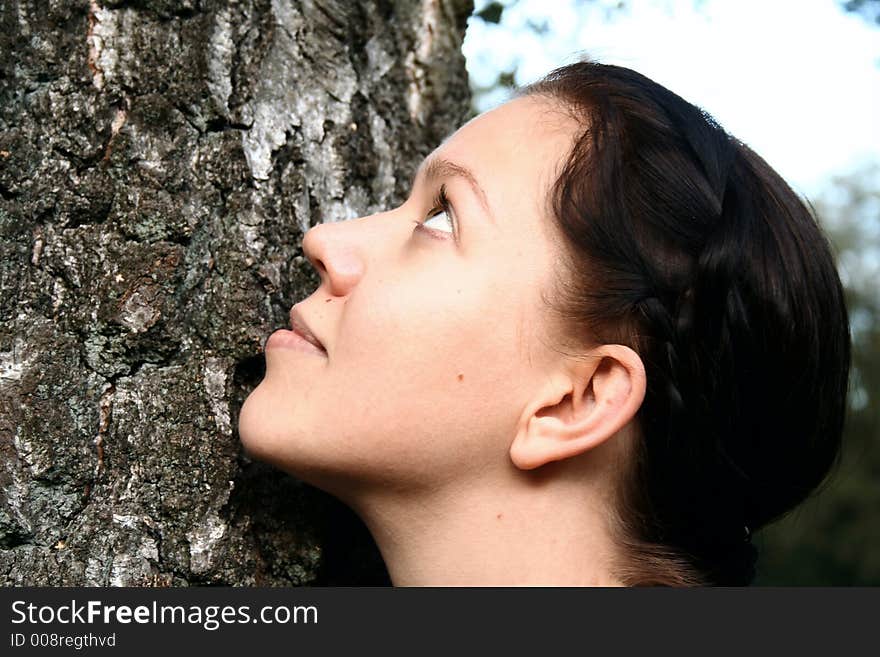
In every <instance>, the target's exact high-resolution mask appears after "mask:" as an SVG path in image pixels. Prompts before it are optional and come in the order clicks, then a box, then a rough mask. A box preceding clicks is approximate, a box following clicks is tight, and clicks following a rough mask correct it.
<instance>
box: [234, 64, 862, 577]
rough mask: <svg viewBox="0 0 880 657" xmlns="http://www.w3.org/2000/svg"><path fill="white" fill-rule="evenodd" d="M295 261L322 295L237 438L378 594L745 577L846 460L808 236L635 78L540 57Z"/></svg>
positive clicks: (302, 311) (834, 308) (843, 350)
mask: <svg viewBox="0 0 880 657" xmlns="http://www.w3.org/2000/svg"><path fill="white" fill-rule="evenodd" d="M804 147H805V148H808V147H809V145H808V144H805V146H804ZM303 250H304V253H305V254H306V256H307V257H308V259H309V260H310V261H311V263H312V265H313V266H314V267H315V268H316V270H317V271H318V273H319V274H320V278H321V284H320V286H319V287H318V288H317V289H316V290H315V291H314V293H313V294H312V295H311V296H309V297H308V298H307V299H305V300H302V301H300V302H299V303H297V304H295V306H294V307H293V308H292V310H291V328H292V329H294V330H293V331H288V330H279V331H277V332H275V333H273V334H272V335H271V336H270V337H269V339H268V340H267V343H266V349H265V355H266V375H265V378H264V379H263V381H262V382H261V383H260V385H259V386H258V387H257V388H256V389H255V390H254V391H253V392H252V393H251V395H250V396H249V397H248V399H247V401H246V403H245V405H244V407H243V408H242V411H241V416H240V419H239V430H240V434H241V439H242V442H243V445H244V447H245V449H246V451H247V452H248V453H249V454H250V455H251V456H253V457H255V458H258V459H261V460H265V461H267V462H269V463H272V464H274V465H275V466H277V467H278V468H281V469H283V470H285V471H286V472H288V473H290V474H292V475H294V476H296V477H298V478H300V479H302V480H304V481H306V482H308V483H310V484H313V485H315V486H317V487H319V488H322V489H324V490H326V491H327V492H329V493H331V494H333V495H335V496H336V497H338V498H339V499H341V500H342V501H343V502H345V503H346V504H348V505H349V506H350V507H351V508H352V509H353V510H354V511H355V512H357V513H358V515H359V516H360V517H361V518H362V519H363V520H364V522H365V524H366V525H367V527H368V528H369V530H370V532H371V533H372V535H373V537H374V538H375V540H376V543H377V545H378V546H379V549H380V551H381V553H382V556H383V558H384V560H385V562H386V565H387V567H388V571H389V574H390V576H391V580H392V582H393V583H394V584H395V585H533V584H534V585H603V586H604V585H609V586H610V585H673V586H678V585H746V584H749V583H750V582H751V581H752V579H753V578H754V571H755V560H756V554H757V553H756V550H755V548H754V547H753V546H752V543H751V534H752V533H753V532H754V531H756V530H758V529H760V528H762V527H764V526H766V525H767V524H768V523H770V522H772V521H773V520H775V519H777V518H779V517H780V516H781V515H783V514H785V513H786V512H787V511H789V510H791V509H792V508H794V507H795V506H796V505H798V504H799V503H800V502H802V501H803V500H804V499H806V498H807V497H808V496H809V495H810V494H811V493H812V492H813V491H815V490H816V489H817V488H818V487H819V485H820V484H821V483H822V482H823V480H824V479H825V478H826V476H827V474H828V473H829V472H830V471H831V469H832V467H833V465H834V463H835V461H836V459H837V457H838V453H839V449H840V441H841V434H842V427H843V421H844V414H845V408H846V390H847V383H848V375H849V362H850V336H849V324H848V319H847V313H846V307H845V303H844V297H843V291H842V287H841V283H840V279H839V277H838V274H837V271H836V268H835V264H834V258H833V255H832V250H831V247H830V245H829V243H828V241H827V239H826V237H825V236H824V234H823V232H822V230H821V229H820V227H819V226H818V224H817V222H816V220H815V219H814V217H813V216H812V214H811V212H810V210H809V209H808V207H807V206H806V205H805V203H804V202H803V201H802V200H801V199H799V198H798V196H797V195H796V194H795V193H794V192H793V191H792V190H791V189H790V188H789V186H788V185H787V184H786V183H785V182H784V181H783V180H782V179H781V178H780V177H779V175H778V174H776V173H775V172H774V171H773V170H772V169H771V168H770V167H769V166H768V165H767V164H766V163H765V162H764V161H763V160H762V159H761V158H760V157H759V156H757V155H756V154H755V153H753V152H752V151H751V150H750V149H749V148H748V147H746V146H745V145H744V144H742V143H741V142H739V141H737V140H736V139H735V138H733V137H732V136H731V135H729V134H728V133H726V132H725V131H724V130H723V129H722V128H721V127H720V126H719V125H718V124H717V123H715V122H714V121H713V120H712V119H711V117H709V116H708V115H706V114H705V113H704V112H702V111H701V110H699V109H698V108H696V107H694V106H693V105H691V104H689V103H687V102H686V101H684V100H682V99H681V98H680V97H678V96H677V95H675V94H674V93H672V92H670V91H669V90H667V89H665V88H664V87H662V86H660V85H659V84H657V83H655V82H653V81H651V80H649V79H648V78H646V77H644V76H642V75H640V74H638V73H636V72H634V71H631V70H629V69H626V68H621V67H616V66H609V65H602V64H597V63H592V62H579V63H576V64H572V65H569V66H565V67H562V68H560V69H557V70H555V71H553V72H551V73H550V74H549V75H548V76H546V77H545V78H544V79H542V80H540V81H539V82H537V83H534V84H532V85H530V86H528V87H526V88H524V89H522V90H520V91H519V92H518V93H517V94H516V95H515V97H514V98H513V99H512V100H510V101H508V102H506V103H505V104H503V105H501V106H499V107H497V108H495V109H494V110H491V111H489V112H487V113H485V114H482V115H480V116H478V117H476V118H474V119H473V120H471V121H470V122H468V123H467V124H466V125H464V126H463V127H461V128H460V129H459V130H458V131H457V132H455V133H454V134H453V135H452V136H450V137H449V138H447V139H446V141H444V143H443V144H441V145H440V146H439V147H438V148H437V149H436V150H434V152H433V153H431V155H430V156H429V157H428V158H426V160H425V161H424V162H423V163H422V166H421V167H420V168H419V171H418V173H417V175H416V177H415V180H414V182H413V187H412V192H411V194H410V196H409V198H408V199H407V200H406V202H405V203H404V204H403V205H401V206H400V207H398V208H395V209H391V210H389V211H387V212H383V213H380V214H376V215H373V216H369V217H364V218H360V219H355V220H350V221H345V222H340V223H333V224H322V225H319V226H316V227H314V228H312V229H311V230H309V231H308V233H307V234H306V235H305V237H304V239H303ZM302 336H306V337H305V338H304V337H302Z"/></svg>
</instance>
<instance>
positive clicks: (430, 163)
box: [416, 157, 495, 224]
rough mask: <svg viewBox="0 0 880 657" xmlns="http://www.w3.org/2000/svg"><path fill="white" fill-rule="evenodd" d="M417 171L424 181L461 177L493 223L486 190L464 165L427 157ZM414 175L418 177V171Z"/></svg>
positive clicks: (493, 217) (440, 158)
mask: <svg viewBox="0 0 880 657" xmlns="http://www.w3.org/2000/svg"><path fill="white" fill-rule="evenodd" d="M419 171H420V172H421V173H422V175H423V176H424V177H425V182H426V183H430V182H434V181H437V180H439V179H441V178H461V179H463V180H464V181H465V182H467V183H468V184H469V185H470V187H471V189H472V190H473V192H474V194H475V195H476V197H477V199H478V200H479V201H480V205H482V206H483V210H485V211H486V214H487V215H489V220H490V221H491V222H492V223H493V224H494V223H495V215H494V214H493V213H492V208H490V207H489V201H488V199H487V198H486V192H485V191H484V190H483V188H482V187H481V186H480V183H479V182H477V178H476V176H474V172H473V171H471V170H470V169H468V168H467V167H466V166H463V165H461V164H458V163H456V162H452V161H451V160H447V159H445V158H442V157H429V158H428V159H427V160H425V162H424V163H423V164H422V166H421V167H420V168H419ZM416 177H418V172H417V173H416Z"/></svg>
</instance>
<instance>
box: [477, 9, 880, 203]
mask: <svg viewBox="0 0 880 657" xmlns="http://www.w3.org/2000/svg"><path fill="white" fill-rule="evenodd" d="M487 3H488V0H477V1H476V5H477V9H478V10H479V9H481V8H482V7H483V6H485V5H486V4H487ZM504 4H507V3H504ZM604 7H605V3H603V1H602V0H552V1H551V0H519V2H516V3H515V4H513V5H512V6H511V7H509V8H508V9H505V11H504V15H503V17H502V22H501V25H500V26H495V25H489V24H487V23H485V22H484V21H482V20H479V19H474V18H472V19H471V20H470V22H469V25H468V33H467V37H466V39H465V44H464V54H465V56H466V57H467V60H468V71H469V74H470V75H471V77H472V80H473V81H474V82H475V83H476V84H479V85H489V84H491V83H492V81H493V80H494V79H495V77H496V76H497V74H498V72H499V71H503V70H511V69H512V68H513V67H514V66H515V65H517V66H518V70H517V77H516V81H517V84H524V83H527V82H529V81H532V80H534V79H536V78H538V77H540V76H541V75H543V74H544V73H546V72H547V71H549V70H550V69H552V68H553V67H555V66H559V65H562V64H565V63H569V62H572V61H574V60H576V59H578V54H579V53H582V54H586V55H589V56H590V57H591V58H592V59H597V60H598V61H601V62H603V63H609V64H620V65H622V66H627V67H630V68H633V69H635V70H637V71H639V72H640V73H644V74H645V75H647V76H648V77H650V78H652V79H654V80H655V81H657V82H659V83H661V84H663V85H664V86H666V87H668V88H670V89H671V90H672V91H674V92H676V93H677V94H679V95H680V96H682V97H683V98H685V99H686V100H689V101H691V102H692V103H695V104H696V105H699V106H701V107H702V108H703V109H705V110H707V111H708V112H709V113H710V114H712V115H713V116H714V117H715V119H716V120H717V121H718V122H719V123H721V125H723V126H724V127H725V128H726V129H727V130H728V132H731V133H732V134H734V135H736V136H737V137H738V138H739V139H741V140H742V141H744V142H746V143H747V144H749V146H751V147H752V148H753V149H754V150H755V151H757V152H758V153H759V154H760V155H761V156H763V157H764V158H765V159H766V160H767V161H768V162H769V163H770V165H771V166H773V167H774V168H776V170H777V171H779V173H780V174H782V176H783V177H784V178H785V179H786V180H787V181H788V182H789V183H790V184H792V186H794V187H795V189H796V190H797V191H799V192H800V193H802V194H806V195H807V196H812V195H813V194H815V193H817V192H818V190H819V189H821V188H822V186H823V183H824V182H825V181H826V180H827V179H828V178H829V176H831V175H833V174H835V173H846V172H848V171H850V170H852V169H854V168H856V167H857V166H858V164H859V163H860V162H864V161H868V160H873V161H880V29H878V28H876V27H873V26H872V25H870V24H869V23H868V22H867V21H866V20H864V19H863V18H861V17H860V16H858V15H855V14H848V13H845V12H844V11H843V10H841V9H840V7H839V5H838V4H837V2H836V1H835V0H799V1H798V0H774V1H773V2H766V1H761V0H739V1H732V0H628V1H627V2H626V3H625V7H626V8H625V9H623V10H620V11H614V10H612V11H610V12H607V11H606V9H604ZM527 20H531V21H533V22H535V23H538V24H540V23H543V22H544V21H546V22H547V25H548V27H549V31H548V32H547V33H546V34H543V35H538V34H535V33H534V31H532V30H530V29H528V28H527V27H526V21H527ZM503 99H504V96H503V95H496V96H493V97H486V98H485V99H484V101H483V102H481V106H480V109H481V110H485V109H488V108H489V107H491V106H493V105H495V104H497V103H498V102H501V101H502V100H503ZM878 184H880V181H878Z"/></svg>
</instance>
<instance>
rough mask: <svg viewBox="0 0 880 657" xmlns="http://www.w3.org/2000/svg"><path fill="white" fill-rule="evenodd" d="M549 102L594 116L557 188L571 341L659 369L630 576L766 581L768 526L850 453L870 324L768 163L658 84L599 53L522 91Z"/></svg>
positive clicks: (633, 463) (632, 488) (650, 393)
mask: <svg viewBox="0 0 880 657" xmlns="http://www.w3.org/2000/svg"><path fill="white" fill-rule="evenodd" d="M535 94H538V95H541V96H547V97H550V98H551V99H553V100H555V101H556V102H557V103H558V105H559V106H560V107H561V108H564V109H565V110H566V111H569V112H571V113H572V114H573V115H574V116H575V117H577V119H578V121H579V123H580V125H582V126H583V131H582V132H581V133H580V134H579V135H577V137H576V139H575V141H574V144H573V147H572V149H571V152H570V154H569V155H568V157H567V160H566V161H565V162H564V166H563V168H562V170H561V173H560V175H559V177H558V179H557V180H556V182H555V185H554V187H553V191H552V195H551V198H550V204H551V206H552V212H553V214H554V216H555V218H556V220H557V222H556V224H557V228H558V231H559V233H560V234H561V235H562V236H563V238H564V244H565V245H566V250H565V252H566V257H565V259H564V265H565V266H564V270H563V271H562V272H561V273H560V276H559V277H558V281H557V282H558V289H557V290H556V292H557V296H556V297H555V298H554V308H555V310H557V312H558V313H559V316H560V317H561V318H562V320H563V322H564V326H565V327H566V334H565V335H566V338H567V339H570V340H571V341H572V343H573V344H574V345H577V346H581V347H583V346H589V345H593V344H602V343H617V344H624V345H627V346H629V347H630V348H632V349H634V350H635V351H636V352H637V353H638V354H639V356H640V357H641V359H642V361H643V363H644V365H645V370H646V373H647V393H646V396H645V400H644V402H643V404H642V406H641V408H640V409H639V411H638V413H637V415H636V422H635V424H636V426H637V429H638V433H639V434H640V435H639V439H638V440H637V441H636V442H635V443H634V444H633V445H632V449H631V454H630V457H631V458H630V459H629V463H628V468H627V471H626V473H625V476H623V477H622V478H621V481H620V486H619V489H618V491H617V497H616V500H617V503H616V505H615V507H614V509H612V512H613V513H612V516H613V518H614V519H613V521H612V522H611V523H610V525H611V528H612V531H613V535H614V536H615V539H616V541H617V542H618V544H619V546H620V548H621V549H620V555H621V556H620V558H619V560H618V562H617V563H616V566H615V571H616V575H617V576H618V577H619V578H620V579H621V581H622V582H623V583H624V584H629V585H650V584H661V585H663V584H668V585H693V584H697V585H702V584H711V585H746V584H749V583H750V582H751V581H752V580H753V578H754V574H755V561H756V558H757V553H756V550H755V548H754V547H753V545H752V543H751V533H752V532H754V531H755V530H757V529H759V528H761V527H763V526H765V525H766V524H768V523H769V522H771V521H773V520H775V519H777V518H779V517H780V516H781V515H783V514H785V513H786V512H787V511H789V510H790V509H792V508H793V507H794V506H795V505H797V504H799V503H800V502H801V501H803V500H804V499H805V498H806V497H807V496H808V495H809V494H810V493H811V492H813V491H814V490H815V489H816V488H817V487H818V486H819V485H820V484H821V483H822V481H823V480H824V479H825V477H826V475H827V474H828V473H829V471H830V470H831V469H832V467H833V466H834V465H835V463H836V461H837V459H838V458H839V452H840V442H841V435H842V431H843V423H844V416H845V410H846V390H847V384H848V377H849V366H850V332H849V321H848V318H847V311H846V307H845V302H844V295H843V289H842V286H841V283H840V278H839V276H838V274H837V269H836V267H835V263H834V258H833V256H832V250H831V247H830V245H829V242H828V240H827V239H826V237H825V235H824V234H823V232H822V230H821V228H820V227H819V225H818V224H817V222H816V220H815V219H814V217H813V215H812V214H811V212H810V210H809V208H808V207H807V205H806V204H805V203H804V202H803V201H802V200H801V199H800V198H799V197H798V196H797V195H796V194H795V193H794V192H793V191H792V190H791V188H790V187H789V186H788V185H787V184H786V183H785V182H784V181H783V180H782V178H780V176H779V175H778V174H777V173H776V172H775V171H773V169H771V168H770V167H769V166H768V165H767V163H766V162H764V160H762V159H761V158H760V157H759V156H757V155H756V154H755V153H754V152H752V151H751V150H750V149H749V148H748V147H747V146H745V145H744V144H743V143H741V142H739V141H737V140H736V139H734V138H733V137H731V136H730V135H729V134H727V133H726V132H725V131H724V130H723V129H722V128H721V127H720V126H719V125H718V124H717V123H716V122H715V121H714V120H713V119H712V118H711V117H710V116H708V115H707V114H706V113H705V112H703V111H702V110H700V109H698V108H697V107H695V106H693V105H691V104H690V103H688V102H686V101H684V100H683V99H682V98H680V97H679V96H677V95H676V94H674V93H672V92H671V91H669V90H668V89H666V88H664V87H662V86H661V85H659V84H657V83H656V82H653V81H652V80H649V79H648V78H646V77H645V76H643V75H641V74H639V73H636V72H635V71H632V70H629V69H626V68H621V67H618V66H609V65H602V64H598V63H592V62H579V63H576V64H572V65H569V66H565V67H562V68H559V69H557V70H555V71H553V72H551V73H550V74H549V75H547V76H546V77H545V78H544V79H542V80H540V81H538V82H536V83H534V84H532V85H530V86H528V87H526V88H524V89H522V90H520V91H519V92H518V95H535Z"/></svg>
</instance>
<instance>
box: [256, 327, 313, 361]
mask: <svg viewBox="0 0 880 657" xmlns="http://www.w3.org/2000/svg"><path fill="white" fill-rule="evenodd" d="M269 349H296V350H298V351H305V352H308V353H310V354H320V355H321V356H324V357H325V358H326V357H327V352H326V351H324V350H323V349H318V348H317V347H316V346H315V345H313V344H312V343H311V342H309V341H308V340H306V339H305V338H304V337H303V336H301V335H300V334H299V333H297V332H296V331H288V330H287V329H278V330H277V331H275V332H274V333H273V334H272V335H270V336H269V339H268V340H266V350H269Z"/></svg>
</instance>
